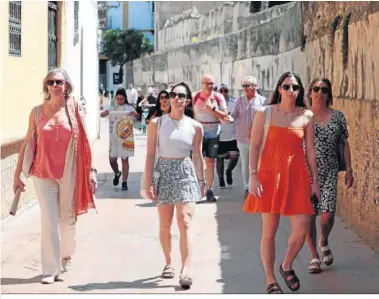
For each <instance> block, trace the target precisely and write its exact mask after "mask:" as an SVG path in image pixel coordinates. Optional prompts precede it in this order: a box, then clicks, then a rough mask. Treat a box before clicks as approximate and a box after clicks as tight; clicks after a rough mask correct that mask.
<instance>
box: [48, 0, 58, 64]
mask: <svg viewBox="0 0 379 299" xmlns="http://www.w3.org/2000/svg"><path fill="white" fill-rule="evenodd" d="M48 7H49V10H48V29H47V30H48V67H49V68H53V67H56V66H57V63H58V60H57V56H58V55H57V10H58V6H57V1H49V2H48Z"/></svg>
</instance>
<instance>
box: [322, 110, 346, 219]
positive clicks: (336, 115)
mask: <svg viewBox="0 0 379 299" xmlns="http://www.w3.org/2000/svg"><path fill="white" fill-rule="evenodd" d="M348 137H349V133H348V130H347V124H346V119H345V116H344V114H343V113H342V112H341V111H338V110H333V115H332V118H331V120H330V121H329V122H328V123H327V124H326V125H325V126H320V125H318V124H316V131H315V147H316V158H317V173H318V180H319V185H320V193H321V200H320V202H319V203H318V205H317V206H315V211H316V213H317V215H319V214H320V212H331V213H335V212H336V206H337V181H338V160H337V151H336V148H337V144H338V143H339V142H341V141H342V140H346V139H347V138H348Z"/></svg>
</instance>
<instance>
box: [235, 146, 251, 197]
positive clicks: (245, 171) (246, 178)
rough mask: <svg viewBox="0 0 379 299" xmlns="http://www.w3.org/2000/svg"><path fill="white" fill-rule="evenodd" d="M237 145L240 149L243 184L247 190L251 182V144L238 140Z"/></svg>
mask: <svg viewBox="0 0 379 299" xmlns="http://www.w3.org/2000/svg"><path fill="white" fill-rule="evenodd" d="M237 146H238V149H239V151H240V159H241V169H242V180H243V186H244V187H245V190H247V189H249V182H250V171H249V154H250V144H246V143H242V142H239V141H237Z"/></svg>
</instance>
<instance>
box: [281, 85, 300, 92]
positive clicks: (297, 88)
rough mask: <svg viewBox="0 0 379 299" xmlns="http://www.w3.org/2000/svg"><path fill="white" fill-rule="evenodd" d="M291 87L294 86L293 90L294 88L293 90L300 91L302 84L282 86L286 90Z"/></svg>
mask: <svg viewBox="0 0 379 299" xmlns="http://www.w3.org/2000/svg"><path fill="white" fill-rule="evenodd" d="M291 87H292V90H293V91H298V90H299V89H300V85H297V84H292V85H289V84H284V85H283V86H282V88H283V89H284V90H285V91H288V90H289V89H290V88H291Z"/></svg>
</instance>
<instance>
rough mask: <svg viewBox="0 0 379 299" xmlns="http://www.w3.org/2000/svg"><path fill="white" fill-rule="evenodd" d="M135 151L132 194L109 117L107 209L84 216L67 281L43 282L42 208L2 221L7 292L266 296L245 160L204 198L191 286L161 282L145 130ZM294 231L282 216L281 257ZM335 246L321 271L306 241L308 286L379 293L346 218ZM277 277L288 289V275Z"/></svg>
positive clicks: (369, 258)
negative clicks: (113, 164)
mask: <svg viewBox="0 0 379 299" xmlns="http://www.w3.org/2000/svg"><path fill="white" fill-rule="evenodd" d="M136 134H137V136H136V139H137V148H136V155H135V157H134V158H132V159H131V160H130V162H131V168H130V171H131V174H130V178H129V180H128V185H129V191H126V192H125V191H124V192H123V191H121V189H120V186H119V187H113V186H112V179H113V176H112V173H111V170H110V166H109V165H108V138H107V123H106V122H104V121H103V122H102V123H101V139H99V140H98V141H96V144H95V158H96V159H97V162H98V163H97V167H98V170H99V184H100V188H99V191H98V193H97V206H98V213H97V214H96V213H90V214H87V215H84V216H80V218H79V222H78V227H77V228H78V229H77V241H78V244H77V252H76V254H75V255H74V257H73V265H72V271H70V272H67V273H65V274H63V275H62V278H63V281H62V282H57V283H55V284H53V285H41V284H40V282H39V281H40V274H41V270H40V268H41V265H40V235H39V230H40V229H39V225H40V223H39V208H38V205H34V206H33V207H31V208H29V209H28V210H26V211H24V212H21V213H20V214H19V215H17V216H16V217H12V218H7V219H5V220H4V221H2V240H1V249H2V250H1V251H2V256H1V270H2V271H1V272H2V273H1V285H2V292H3V293H184V292H186V293H263V292H264V290H265V284H264V274H263V268H262V265H261V260H260V232H261V222H260V217H259V215H247V214H244V213H243V212H242V211H241V207H242V204H243V188H242V184H241V176H240V165H239V166H238V167H237V168H236V170H235V175H234V178H235V185H234V186H233V187H232V188H227V189H224V190H218V189H217V188H216V194H218V195H219V196H220V200H219V202H217V203H216V204H207V203H204V204H199V205H198V206H197V211H196V215H195V218H194V222H193V232H194V242H195V248H194V249H195V251H194V258H193V277H194V284H193V287H192V288H191V289H190V290H188V291H183V290H181V288H179V287H178V278H175V279H172V280H162V279H161V278H160V277H159V275H160V272H161V270H162V268H163V266H164V264H163V263H164V260H163V255H162V253H161V249H160V245H159V238H158V220H157V213H156V209H155V207H154V205H153V204H151V203H150V202H147V201H145V200H142V199H140V196H139V181H140V176H141V173H142V171H143V167H144V158H145V148H146V139H145V137H144V136H141V134H140V133H139V131H136ZM289 233H290V225H289V220H288V219H286V218H283V219H282V220H281V224H280V228H279V231H278V234H277V238H276V241H277V249H276V253H277V264H276V269H278V266H279V263H280V261H281V260H282V258H283V256H284V252H285V249H286V246H287V239H288V236H289ZM330 243H331V248H332V250H333V253H334V255H335V263H334V264H333V266H331V267H328V268H326V267H324V272H323V273H321V274H318V275H310V274H308V273H307V267H308V263H309V261H310V257H309V253H308V250H307V248H306V247H304V248H303V250H302V251H301V253H300V255H299V256H298V257H297V259H296V261H295V263H294V269H295V270H296V272H297V274H298V276H299V278H300V281H301V289H300V291H299V293H379V284H378V282H379V258H378V254H376V253H375V252H374V251H372V250H371V249H370V247H369V246H368V245H367V244H366V243H365V242H364V241H363V240H362V239H360V238H359V237H358V236H357V235H356V234H355V233H354V231H353V230H352V229H350V228H349V227H348V226H347V225H345V224H343V223H342V222H341V221H337V222H336V224H335V228H334V230H333V232H332V238H331V242H330ZM173 254H174V260H173V264H174V266H175V269H176V274H177V276H178V274H179V273H178V271H179V269H180V256H179V242H178V229H177V227H176V224H174V225H173ZM277 279H278V282H279V283H280V284H281V286H282V288H283V290H284V291H285V292H286V293H290V291H289V290H288V289H287V288H286V286H285V284H284V282H283V280H282V278H281V276H280V274H279V273H278V272H277Z"/></svg>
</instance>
